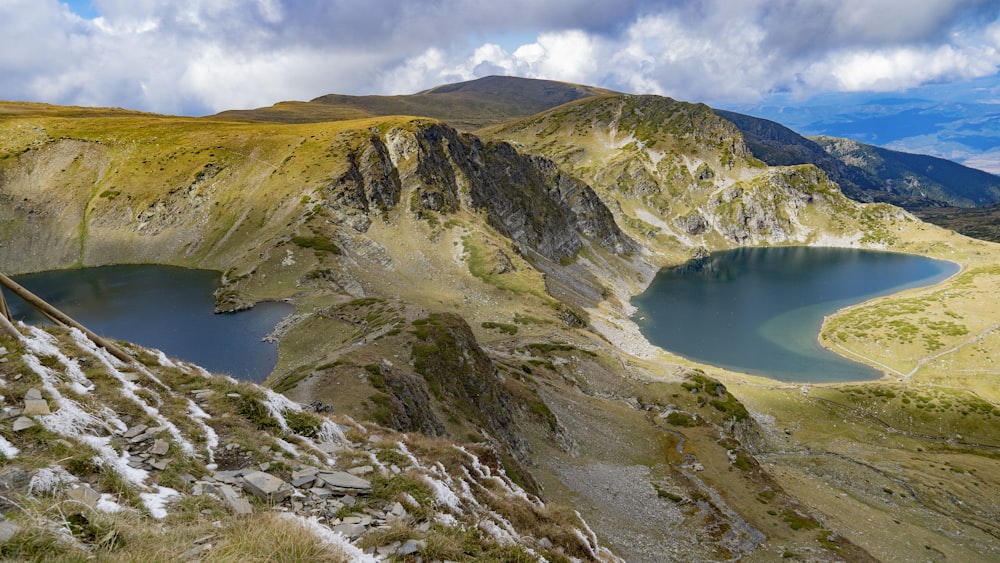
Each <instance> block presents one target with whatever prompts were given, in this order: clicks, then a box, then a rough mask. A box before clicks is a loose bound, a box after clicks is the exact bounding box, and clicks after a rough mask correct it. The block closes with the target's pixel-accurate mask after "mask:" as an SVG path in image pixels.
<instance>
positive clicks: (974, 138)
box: [728, 87, 1000, 173]
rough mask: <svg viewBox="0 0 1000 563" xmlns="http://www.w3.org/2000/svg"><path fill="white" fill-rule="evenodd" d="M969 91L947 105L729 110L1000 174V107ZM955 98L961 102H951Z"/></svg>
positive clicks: (905, 102)
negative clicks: (945, 159)
mask: <svg viewBox="0 0 1000 563" xmlns="http://www.w3.org/2000/svg"><path fill="white" fill-rule="evenodd" d="M968 90H969V92H967V93H965V94H964V95H962V96H958V95H957V94H956V93H954V92H950V93H949V95H948V96H946V98H947V99H948V100H949V101H938V100H933V99H926V98H909V97H891V98H890V97H883V98H865V97H862V95H859V94H838V95H832V96H829V97H828V99H824V100H821V101H819V102H813V103H807V104H798V103H793V104H789V105H787V106H777V105H773V106H739V107H731V108H728V109H731V110H734V111H738V112H740V113H747V114H752V115H754V116H757V117H761V118H765V119H770V120H773V121H777V122H780V123H783V124H784V125H786V126H788V127H791V128H792V129H794V130H796V131H798V132H799V133H802V134H803V135H809V136H812V135H823V136H831V137H843V138H847V139H852V140H855V141H861V142H863V143H870V144H877V145H879V146H882V147H885V148H889V149H894V150H900V151H905V152H911V153H921V154H928V155H932V156H937V157H941V158H947V159H949V160H954V161H956V162H959V163H961V164H964V165H966V166H971V167H974V168H979V169H981V170H985V171H987V172H993V173H1000V104H997V103H996V102H995V100H994V99H992V96H993V94H992V92H991V91H990V90H989V89H987V88H975V87H970V88H969V89H968ZM956 97H958V98H959V99H962V101H959V102H956V101H950V100H954V99H955V98H956Z"/></svg>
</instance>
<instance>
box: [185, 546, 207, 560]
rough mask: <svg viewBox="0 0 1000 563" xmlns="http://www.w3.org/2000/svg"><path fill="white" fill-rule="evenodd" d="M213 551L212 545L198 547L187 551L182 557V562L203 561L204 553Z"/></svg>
mask: <svg viewBox="0 0 1000 563" xmlns="http://www.w3.org/2000/svg"><path fill="white" fill-rule="evenodd" d="M210 549H212V544H210V543H206V544H204V545H196V546H194V547H192V548H191V549H189V550H187V551H185V552H184V553H182V554H181V555H180V560H181V561H196V560H201V556H202V554H203V553H204V552H206V551H208V550H210Z"/></svg>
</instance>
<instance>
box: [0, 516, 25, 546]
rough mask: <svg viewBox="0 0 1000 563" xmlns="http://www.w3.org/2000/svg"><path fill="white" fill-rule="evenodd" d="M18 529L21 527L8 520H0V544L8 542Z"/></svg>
mask: <svg viewBox="0 0 1000 563" xmlns="http://www.w3.org/2000/svg"><path fill="white" fill-rule="evenodd" d="M20 531H21V527H20V526H18V525H17V524H15V523H13V522H11V521H10V520H4V521H3V522H0V544H5V543H7V542H9V541H10V540H11V538H13V537H14V535H15V534H17V533H18V532H20Z"/></svg>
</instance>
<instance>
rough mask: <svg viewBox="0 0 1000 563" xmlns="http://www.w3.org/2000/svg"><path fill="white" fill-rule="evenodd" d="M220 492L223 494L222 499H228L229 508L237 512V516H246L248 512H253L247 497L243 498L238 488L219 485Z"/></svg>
mask: <svg viewBox="0 0 1000 563" xmlns="http://www.w3.org/2000/svg"><path fill="white" fill-rule="evenodd" d="M218 490H219V493H220V494H221V495H222V500H224V501H226V504H228V505H229V508H231V509H232V510H233V512H234V513H236V515H237V516H245V515H247V514H253V507H252V506H250V503H249V502H248V501H247V499H245V498H243V496H242V495H240V494H239V493H238V492H236V489H234V488H232V487H230V486H229V485H219V488H218Z"/></svg>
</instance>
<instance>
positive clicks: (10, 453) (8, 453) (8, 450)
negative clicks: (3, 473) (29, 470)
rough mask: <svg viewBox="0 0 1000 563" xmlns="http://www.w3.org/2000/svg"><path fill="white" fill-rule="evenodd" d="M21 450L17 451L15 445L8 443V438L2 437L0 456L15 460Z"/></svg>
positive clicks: (0, 439) (0, 437)
mask: <svg viewBox="0 0 1000 563" xmlns="http://www.w3.org/2000/svg"><path fill="white" fill-rule="evenodd" d="M20 452H21V450H19V449H17V448H16V447H15V446H14V444H11V443H10V442H8V441H7V438H4V437H3V436H0V454H3V456H4V457H5V458H7V459H14V458H15V457H17V454H19V453H20Z"/></svg>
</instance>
